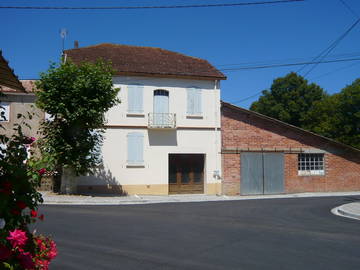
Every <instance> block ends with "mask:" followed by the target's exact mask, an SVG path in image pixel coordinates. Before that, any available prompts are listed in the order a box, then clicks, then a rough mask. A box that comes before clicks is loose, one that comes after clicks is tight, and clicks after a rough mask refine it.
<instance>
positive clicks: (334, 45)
mask: <svg viewBox="0 0 360 270" xmlns="http://www.w3.org/2000/svg"><path fill="white" fill-rule="evenodd" d="M340 2H341V3H342V4H343V5H345V6H346V7H347V8H348V9H349V10H350V11H351V12H352V13H353V14H354V15H355V16H356V17H357V18H358V20H356V21H355V22H354V23H353V24H352V25H351V26H350V27H349V28H348V29H347V30H346V31H345V32H344V33H343V34H342V35H340V37H338V38H337V39H336V40H335V41H334V42H332V43H331V44H330V46H329V47H327V48H326V49H325V50H323V51H322V52H321V53H320V54H319V55H317V56H316V57H315V58H314V59H313V61H315V60H316V59H320V60H319V61H318V62H321V61H322V60H324V59H325V57H326V56H328V55H329V53H330V52H331V51H332V50H334V49H335V48H336V46H337V45H338V44H339V43H340V42H341V41H342V40H343V39H344V38H345V37H346V36H347V35H348V34H349V33H350V32H351V30H352V29H354V27H355V26H356V25H357V24H358V23H359V22H360V17H359V16H358V15H357V14H356V12H355V11H354V10H352V9H351V7H350V6H349V5H347V4H346V2H345V1H343V0H340ZM318 64H319V63H315V65H314V66H313V67H312V68H310V70H308V71H307V72H306V73H305V74H304V77H306V76H307V75H308V74H309V73H310V72H311V71H313V70H314V69H315V68H316V67H317V65H318ZM306 66H307V65H304V66H302V67H301V68H300V69H298V70H297V72H300V71H301V70H303V69H304V68H305V67H306Z"/></svg>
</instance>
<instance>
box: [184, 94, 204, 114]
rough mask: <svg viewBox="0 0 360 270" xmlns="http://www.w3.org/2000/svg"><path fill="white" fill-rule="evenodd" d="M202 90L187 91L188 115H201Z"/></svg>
mask: <svg viewBox="0 0 360 270" xmlns="http://www.w3.org/2000/svg"><path fill="white" fill-rule="evenodd" d="M201 103H202V101H201V89H199V88H195V87H192V88H188V89H187V114H188V115H201V114H202V106H201Z"/></svg>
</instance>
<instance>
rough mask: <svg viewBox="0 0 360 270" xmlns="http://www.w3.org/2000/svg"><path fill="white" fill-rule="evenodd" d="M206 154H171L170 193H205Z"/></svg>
mask: <svg viewBox="0 0 360 270" xmlns="http://www.w3.org/2000/svg"><path fill="white" fill-rule="evenodd" d="M204 161H205V155H204V154H169V194H195V193H204Z"/></svg>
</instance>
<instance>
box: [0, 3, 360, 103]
mask: <svg viewBox="0 0 360 270" xmlns="http://www.w3.org/2000/svg"><path fill="white" fill-rule="evenodd" d="M242 2H259V0H167V1H165V0H142V1H137V0H133V1H132V0H131V1H130V0H128V1H125V0H103V1H99V0H97V1H95V0H87V1H85V0H83V1H82V0H73V1H69V0H68V1H66V0H58V1H50V0H42V1H40V0H37V1H36V0H27V1H26V0H22V1H20V0H13V1H10V0H2V1H0V7H4V6H57V7H60V6H66V7H95V6H161V5H191V4H215V3H242ZM344 3H345V4H344ZM0 18H1V25H0V49H1V50H2V52H3V55H4V56H5V58H6V59H7V60H8V61H9V64H10V66H11V67H12V68H13V69H14V70H15V73H16V74H17V75H18V76H19V78H20V79H37V78H39V73H40V72H43V71H46V70H47V69H48V67H49V63H50V62H51V61H55V62H58V61H59V59H60V55H61V50H62V40H61V37H60V33H59V32H60V29H63V28H65V29H67V31H68V35H67V37H66V40H65V49H71V48H73V44H74V41H75V40H78V41H79V46H80V47H84V46H89V45H95V44H99V43H105V42H106V43H116V44H127V45H136V46H151V47H160V48H163V49H167V50H171V51H175V52H179V53H183V54H186V55H190V56H194V57H199V58H203V59H206V60H208V61H209V62H210V63H211V64H213V65H214V66H215V67H216V68H218V69H219V70H221V71H222V72H223V73H224V74H225V75H226V76H227V80H226V81H223V82H222V85H221V98H222V99H223V100H224V101H226V102H230V103H233V104H235V105H238V106H241V107H244V108H248V107H249V106H250V105H251V103H252V102H254V101H256V100H257V99H258V98H259V96H260V94H261V91H262V90H265V89H269V88H270V87H271V84H272V81H273V80H274V79H276V78H278V77H283V76H285V75H286V74H288V73H289V72H291V71H295V72H296V71H298V70H299V68H300V67H301V66H287V67H272V68H266V69H251V70H226V69H229V68H235V69H236V68H240V67H245V66H246V67H248V66H251V67H255V66H264V65H274V64H287V63H299V62H307V61H312V60H313V59H314V58H315V57H316V56H317V55H318V54H320V53H321V52H322V51H324V50H325V49H326V48H327V47H329V46H330V45H331V44H332V43H333V42H334V41H335V40H336V39H337V38H339V37H340V36H341V35H342V34H344V33H345V32H346V30H348V29H349V28H350V26H351V25H352V24H354V23H355V21H356V20H357V19H358V18H360V1H359V0H305V1H303V2H293V3H281V4H271V5H252V6H236V7H234V6H233V7H213V8H183V9H138V10H95V11H94V10H19V9H16V10H14V9H1V8H0ZM359 34H360V23H359V24H357V25H356V26H355V27H354V28H353V29H352V30H351V32H349V33H348V34H347V35H346V36H345V37H344V38H343V39H342V41H341V42H340V43H339V44H338V45H337V46H336V47H335V48H334V49H333V50H332V51H331V53H330V54H329V55H328V56H327V58H325V59H324V60H334V59H353V58H358V59H359V60H360V48H359V44H360V35H359ZM359 60H357V61H347V62H336V63H328V64H319V65H317V66H316V67H315V68H314V69H313V70H312V71H311V72H309V74H307V75H306V79H307V80H309V82H311V83H316V84H318V85H319V86H321V87H322V88H323V89H324V90H325V91H327V92H328V93H329V94H333V93H336V92H339V91H341V89H342V88H344V87H345V86H346V85H349V84H351V83H352V82H353V81H354V80H355V79H357V78H360V61H359ZM310 68H311V66H307V67H306V68H305V69H303V70H301V71H300V72H299V74H300V75H305V73H306V72H307V71H308V70H309V69H310ZM224 69H225V70H224Z"/></svg>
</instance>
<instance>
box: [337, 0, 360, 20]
mask: <svg viewBox="0 0 360 270" xmlns="http://www.w3.org/2000/svg"><path fill="white" fill-rule="evenodd" d="M339 1H340V2H341V3H342V4H343V5H344V6H345V7H346V8H347V9H348V10H349V11H350V12H351V13H352V14H353V15H354V16H355V17H356V18H359V15H358V14H357V12H356V11H355V10H354V9H352V8H351V7H350V6H349V5H348V4H347V3H346V2H345V1H344V0H339Z"/></svg>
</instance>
